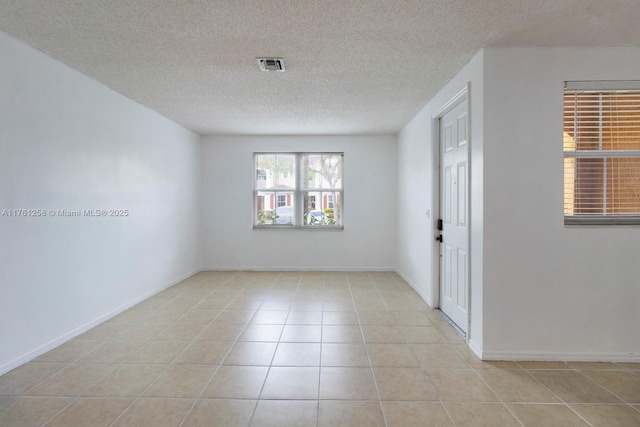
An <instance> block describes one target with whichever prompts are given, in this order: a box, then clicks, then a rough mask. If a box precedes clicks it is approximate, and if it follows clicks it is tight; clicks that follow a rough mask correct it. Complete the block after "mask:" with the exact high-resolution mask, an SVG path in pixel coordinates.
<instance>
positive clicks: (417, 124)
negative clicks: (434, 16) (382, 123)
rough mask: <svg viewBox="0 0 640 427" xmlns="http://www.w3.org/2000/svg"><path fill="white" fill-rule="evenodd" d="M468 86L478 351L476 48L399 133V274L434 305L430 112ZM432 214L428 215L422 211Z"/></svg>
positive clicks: (479, 106) (477, 347)
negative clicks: (458, 69) (467, 59)
mask: <svg viewBox="0 0 640 427" xmlns="http://www.w3.org/2000/svg"><path fill="white" fill-rule="evenodd" d="M467 85H469V106H470V112H471V113H470V120H471V128H470V129H471V141H470V149H471V151H470V164H471V166H470V167H471V169H470V172H471V175H470V179H471V196H470V197H471V211H470V220H471V230H470V233H471V236H470V239H471V301H470V311H471V317H472V322H471V328H470V330H469V337H470V344H471V346H472V348H473V349H474V351H476V352H478V353H480V352H481V349H482V330H483V323H482V274H483V273H482V256H483V253H482V245H483V241H482V238H483V230H482V223H483V162H482V159H483V155H482V147H483V53H482V52H479V53H478V54H476V55H475V56H474V58H473V59H472V60H471V61H470V62H469V63H468V64H467V65H465V66H464V67H463V68H462V70H460V72H459V73H458V74H457V75H456V76H455V77H454V78H453V79H451V81H450V82H449V83H448V84H447V85H446V86H445V87H444V88H443V89H442V90H440V91H439V92H438V94H437V95H436V96H435V97H434V98H433V99H432V100H431V101H430V102H429V103H428V104H427V105H426V106H425V107H424V108H423V109H422V110H421V111H420V112H419V113H418V114H417V115H416V117H414V118H413V120H411V122H409V123H408V124H407V125H406V126H405V127H404V129H403V130H402V131H401V132H400V134H399V136H398V240H397V244H398V249H397V251H398V255H397V256H398V273H399V274H400V275H401V276H402V277H403V278H404V279H405V280H406V281H407V282H408V283H409V284H411V285H412V286H413V287H414V289H416V291H417V292H418V293H420V294H421V295H422V297H423V298H424V299H425V300H426V301H427V303H428V304H429V305H431V306H432V307H437V306H438V304H439V292H438V291H439V283H438V244H437V243H436V242H435V233H434V230H435V224H436V220H437V219H438V215H439V206H438V191H439V190H438V174H439V170H438V167H439V165H438V162H439V154H438V141H437V139H436V138H434V133H433V126H434V125H435V126H437V120H435V119H434V116H435V115H436V113H437V112H438V110H439V109H440V108H442V107H443V106H444V105H445V104H446V103H447V102H449V100H451V99H452V98H453V97H454V96H455V95H456V94H458V93H459V92H460V91H461V90H463V89H464V88H465V87H466V86H467ZM427 211H429V212H430V216H427V214H426V212H427Z"/></svg>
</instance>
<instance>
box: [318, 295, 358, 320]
mask: <svg viewBox="0 0 640 427" xmlns="http://www.w3.org/2000/svg"><path fill="white" fill-rule="evenodd" d="M327 296H328V298H329V299H327ZM322 311H323V312H324V315H323V319H322V321H323V322H324V317H325V315H326V314H327V313H343V314H345V315H348V316H338V317H339V319H340V320H338V322H339V323H329V324H331V325H338V324H344V322H345V321H348V322H352V321H353V320H352V319H353V317H354V316H355V311H356V306H355V304H353V301H352V300H351V297H350V295H349V294H348V293H345V296H344V297H343V298H341V297H339V296H336V293H335V292H334V293H331V294H329V293H327V294H326V296H325V299H324V301H323V302H322ZM328 319H332V317H331V316H329V317H328ZM356 319H357V316H356ZM329 321H330V322H335V320H329ZM347 324H354V323H347Z"/></svg>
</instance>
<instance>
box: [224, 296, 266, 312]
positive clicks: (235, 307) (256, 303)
mask: <svg viewBox="0 0 640 427" xmlns="http://www.w3.org/2000/svg"><path fill="white" fill-rule="evenodd" d="M240 298H242V297H240ZM260 304H262V300H260V299H254V298H249V299H237V300H235V301H233V302H231V303H230V304H229V305H228V306H227V310H232V311H255V310H257V309H258V308H259V307H260Z"/></svg>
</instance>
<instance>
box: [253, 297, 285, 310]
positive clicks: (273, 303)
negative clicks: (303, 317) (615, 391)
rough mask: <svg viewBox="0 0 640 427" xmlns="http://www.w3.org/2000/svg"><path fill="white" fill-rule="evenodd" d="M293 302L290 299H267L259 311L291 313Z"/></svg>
mask: <svg viewBox="0 0 640 427" xmlns="http://www.w3.org/2000/svg"><path fill="white" fill-rule="evenodd" d="M290 307H291V300H288V299H267V300H264V301H263V302H262V304H260V307H259V308H258V310H262V311H264V310H267V311H289V308H290Z"/></svg>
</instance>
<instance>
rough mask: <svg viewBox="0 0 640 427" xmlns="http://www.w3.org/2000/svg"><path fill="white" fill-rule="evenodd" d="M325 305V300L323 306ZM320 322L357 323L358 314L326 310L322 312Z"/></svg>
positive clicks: (333, 323)
mask: <svg viewBox="0 0 640 427" xmlns="http://www.w3.org/2000/svg"><path fill="white" fill-rule="evenodd" d="M326 305H327V303H326V302H325V306H326ZM322 324H323V325H325V326H335V325H351V326H356V325H359V323H358V316H357V314H356V313H355V312H349V311H326V310H325V311H323V312H322Z"/></svg>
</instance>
